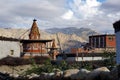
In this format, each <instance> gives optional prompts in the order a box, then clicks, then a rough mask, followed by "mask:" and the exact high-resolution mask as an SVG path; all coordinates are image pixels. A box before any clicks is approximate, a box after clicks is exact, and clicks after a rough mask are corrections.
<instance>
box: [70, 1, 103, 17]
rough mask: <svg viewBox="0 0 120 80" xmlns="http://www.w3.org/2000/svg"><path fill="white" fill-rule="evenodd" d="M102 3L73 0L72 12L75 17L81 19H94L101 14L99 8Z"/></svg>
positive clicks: (71, 3) (71, 4)
mask: <svg viewBox="0 0 120 80" xmlns="http://www.w3.org/2000/svg"><path fill="white" fill-rule="evenodd" d="M100 5H101V3H100V2H98V1H97V0H73V2H70V3H69V6H70V8H71V10H72V11H74V13H75V16H77V17H79V18H85V19H86V18H88V17H93V16H94V15H97V14H98V13H100V11H99V6H100Z"/></svg>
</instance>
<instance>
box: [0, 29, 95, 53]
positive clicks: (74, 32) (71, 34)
mask: <svg viewBox="0 0 120 80" xmlns="http://www.w3.org/2000/svg"><path fill="white" fill-rule="evenodd" d="M29 32H30V30H29V29H12V28H0V36H4V37H12V38H17V39H28V35H29ZM56 33H57V35H58V38H57V35H56ZM92 33H95V31H92V30H90V29H86V28H80V29H77V28H63V29H62V28H61V29H59V28H55V29H53V28H52V29H47V30H40V34H41V36H40V37H41V39H55V42H56V45H57V47H59V45H58V44H59V43H58V39H59V41H60V44H61V47H62V49H63V50H64V51H70V48H75V47H77V48H78V47H80V46H81V45H82V44H84V43H85V42H87V39H86V38H88V35H90V34H92Z"/></svg>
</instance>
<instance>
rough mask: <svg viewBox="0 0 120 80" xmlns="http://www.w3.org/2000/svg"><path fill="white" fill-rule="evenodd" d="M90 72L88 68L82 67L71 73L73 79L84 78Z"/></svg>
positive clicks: (82, 79) (80, 79)
mask: <svg viewBox="0 0 120 80" xmlns="http://www.w3.org/2000/svg"><path fill="white" fill-rule="evenodd" d="M89 72H90V71H89V70H87V69H80V71H79V72H78V73H77V74H74V75H71V79H76V80H84V79H85V78H86V76H87V75H88V73H89Z"/></svg>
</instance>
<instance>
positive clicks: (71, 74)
mask: <svg viewBox="0 0 120 80" xmlns="http://www.w3.org/2000/svg"><path fill="white" fill-rule="evenodd" d="M16 68H17V67H16ZM19 68H20V67H19ZM25 68H26V69H27V68H29V66H22V67H21V70H22V69H25ZM0 69H3V66H2V67H1V68H0ZM4 69H6V67H5V66H4ZM6 70H7V69H6ZM117 70H118V68H117V67H115V68H113V69H112V70H111V71H110V70H109V69H108V68H107V67H100V68H97V69H94V70H92V71H89V70H87V69H69V70H65V71H60V70H58V69H56V70H55V71H54V72H53V73H41V74H40V75H38V74H34V73H32V74H30V75H26V76H21V75H20V74H18V73H16V74H12V73H9V72H5V71H1V70H0V71H1V73H0V80H119V79H118V76H120V75H118V74H117V72H118V71H117Z"/></svg>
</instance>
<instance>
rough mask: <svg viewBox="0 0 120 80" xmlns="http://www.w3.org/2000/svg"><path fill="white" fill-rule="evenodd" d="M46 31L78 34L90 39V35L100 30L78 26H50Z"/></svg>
mask: <svg viewBox="0 0 120 80" xmlns="http://www.w3.org/2000/svg"><path fill="white" fill-rule="evenodd" d="M46 32H48V33H52V34H55V33H58V32H60V33H64V34H69V35H70V34H76V35H77V36H79V37H81V38H83V39H85V40H87V41H88V36H90V35H93V34H98V32H96V31H94V30H92V29H89V28H76V27H68V28H50V29H46Z"/></svg>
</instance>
